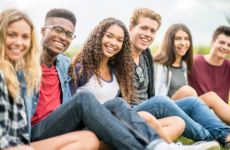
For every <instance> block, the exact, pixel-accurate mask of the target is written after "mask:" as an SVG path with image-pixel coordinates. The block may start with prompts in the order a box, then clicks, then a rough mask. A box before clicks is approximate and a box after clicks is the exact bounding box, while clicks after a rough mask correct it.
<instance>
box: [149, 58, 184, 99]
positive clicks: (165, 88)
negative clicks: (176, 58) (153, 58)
mask: <svg viewBox="0 0 230 150" xmlns="http://www.w3.org/2000/svg"><path fill="white" fill-rule="evenodd" d="M181 68H182V72H183V75H184V77H185V81H186V84H188V81H187V65H186V63H185V62H184V61H181ZM167 72H168V67H167V66H165V65H161V64H154V73H155V75H154V78H155V95H164V96H167V95H168V92H169V87H170V82H171V78H172V72H171V71H170V70H169V77H168V80H169V81H168V82H167V74H168V73H167Z"/></svg>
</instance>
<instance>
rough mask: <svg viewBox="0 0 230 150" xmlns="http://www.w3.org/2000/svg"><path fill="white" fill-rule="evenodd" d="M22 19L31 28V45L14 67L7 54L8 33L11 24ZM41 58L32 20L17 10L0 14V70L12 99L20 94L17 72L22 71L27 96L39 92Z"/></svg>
mask: <svg viewBox="0 0 230 150" xmlns="http://www.w3.org/2000/svg"><path fill="white" fill-rule="evenodd" d="M21 19H23V20H25V21H26V22H27V23H28V24H29V25H30V27H31V45H30V48H29V50H28V52H27V53H26V54H25V55H24V57H22V58H21V59H20V60H18V61H16V62H14V65H13V64H12V63H11V62H10V61H9V58H8V57H7V56H6V54H5V49H6V45H5V41H6V31H7V28H8V26H9V25H10V24H11V23H13V22H15V21H19V20H21ZM40 56H41V49H40V48H39V45H38V39H37V36H36V33H35V28H34V25H33V23H32V21H31V20H30V18H29V17H28V16H27V15H26V14H25V13H23V12H21V11H18V10H15V9H8V10H5V11H3V12H2V13H1V14H0V69H1V70H2V71H3V74H4V77H5V81H6V85H7V88H8V91H9V93H10V94H11V96H12V97H14V98H16V97H17V96H18V95H19V93H20V82H19V81H18V79H17V75H16V72H17V71H20V70H22V69H23V77H24V79H25V81H26V84H27V92H26V96H27V97H28V96H29V95H30V94H31V93H32V92H33V91H34V90H35V91H39V88H40V86H39V83H40V79H41V74H42V72H41V67H40Z"/></svg>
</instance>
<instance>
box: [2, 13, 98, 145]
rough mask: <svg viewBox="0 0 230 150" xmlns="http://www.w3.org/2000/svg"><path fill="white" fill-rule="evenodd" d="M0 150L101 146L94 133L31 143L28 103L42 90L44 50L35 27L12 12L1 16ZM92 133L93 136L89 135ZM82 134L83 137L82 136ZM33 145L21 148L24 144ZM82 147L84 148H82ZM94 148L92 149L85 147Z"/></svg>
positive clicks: (68, 134) (20, 15) (72, 134)
mask: <svg viewBox="0 0 230 150" xmlns="http://www.w3.org/2000/svg"><path fill="white" fill-rule="evenodd" d="M0 28H1V30H0V37H1V38H0V43H1V47H0V53H1V54H0V55H1V57H0V108H1V117H0V149H4V150H33V149H35V150H44V149H49V150H57V149H60V150H61V149H62V150H64V149H66V150H67V149H68V150H73V149H76V147H79V146H78V145H79V144H78V143H80V142H84V140H82V139H86V136H87V139H91V138H92V139H93V140H95V143H91V144H92V145H93V144H94V145H93V146H91V148H92V147H94V148H95V149H96V148H97V147H98V145H99V143H98V140H97V138H96V136H95V135H94V134H93V133H91V132H90V131H83V132H85V133H86V134H83V132H82V133H77V132H75V133H67V134H64V135H61V136H57V137H53V138H50V139H45V140H42V141H38V142H32V143H30V137H29V129H28V127H29V125H28V124H30V122H28V120H27V119H28V118H27V112H26V108H25V105H24V103H25V102H26V101H28V98H29V95H31V93H32V92H33V91H34V90H35V91H38V90H39V83H40V78H41V68H40V64H39V62H40V61H39V59H40V54H41V50H40V49H39V48H38V43H37V38H36V35H35V29H34V26H33V24H32V22H31V20H30V18H29V17H28V16H27V15H26V14H24V13H23V12H20V11H17V10H14V9H9V10H5V11H3V12H2V13H1V14H0ZM20 71H22V72H23V74H24V77H23V78H24V80H25V82H26V85H27V87H29V88H27V89H26V90H25V91H24V92H25V93H24V95H21V94H20V88H22V87H20V86H21V85H20V82H19V81H18V79H17V76H16V72H20ZM87 133H90V134H87ZM81 135H82V136H81ZM29 144H30V145H31V146H32V147H33V148H32V147H29V146H21V145H29ZM79 148H82V147H79ZM84 149H90V148H87V147H86V148H84Z"/></svg>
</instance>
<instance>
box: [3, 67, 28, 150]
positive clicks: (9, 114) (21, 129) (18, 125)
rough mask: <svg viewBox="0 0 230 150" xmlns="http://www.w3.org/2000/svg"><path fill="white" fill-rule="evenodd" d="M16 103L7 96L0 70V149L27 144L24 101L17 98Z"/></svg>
mask: <svg viewBox="0 0 230 150" xmlns="http://www.w3.org/2000/svg"><path fill="white" fill-rule="evenodd" d="M17 101H18V102H17V103H16V102H15V101H14V99H13V97H12V96H10V95H9V94H8V90H7V86H6V82H5V80H4V75H3V72H2V70H1V69H0V149H4V148H8V147H12V146H16V145H24V144H29V134H28V128H27V120H26V117H27V116H26V112H25V107H24V100H23V99H22V98H21V97H20V96H19V97H18V98H17Z"/></svg>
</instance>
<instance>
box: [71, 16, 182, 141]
mask: <svg viewBox="0 0 230 150" xmlns="http://www.w3.org/2000/svg"><path fill="white" fill-rule="evenodd" d="M103 26H105V27H106V28H102V27H103ZM96 35H100V36H99V37H102V38H100V39H99V38H95V39H94V37H96ZM92 39H93V40H92ZM97 45H100V46H99V47H98V48H97V47H96V46H97ZM132 65H133V59H132V56H131V45H130V39H129V35H128V30H127V29H126V27H125V25H124V24H123V23H122V22H121V21H119V20H117V19H114V18H108V19H104V20H103V21H102V22H100V23H99V25H98V26H97V27H96V28H95V29H94V31H93V32H92V34H91V35H90V37H89V38H88V40H87V41H86V42H85V44H84V46H83V48H82V50H81V52H79V53H78V54H77V55H76V56H75V57H74V58H73V59H72V62H71V65H70V68H69V75H70V76H71V78H72V80H71V81H70V83H69V85H70V91H71V95H72V96H73V95H74V94H75V93H78V92H80V91H83V90H87V91H89V92H91V93H93V95H94V96H95V97H96V99H97V100H98V101H99V102H100V103H101V104H103V105H105V106H107V105H108V104H109V103H110V102H109V100H111V99H114V98H116V97H118V96H119V94H120V93H121V94H122V95H123V97H124V99H125V100H126V101H127V102H128V103H129V100H130V95H132V96H135V95H136V93H135V82H134V81H135V79H134V76H133V75H134V70H133V68H132ZM122 66H126V67H122ZM138 114H139V115H140V116H142V117H143V118H144V119H145V120H146V121H147V122H148V123H149V124H150V125H151V126H152V127H153V128H154V129H155V131H157V132H158V133H159V135H160V136H161V137H162V138H163V139H164V140H165V141H167V142H168V143H169V144H170V143H172V141H173V140H175V139H176V138H177V137H178V136H179V135H180V134H182V133H183V131H184V128H185V124H184V121H183V120H182V119H180V118H179V117H169V120H176V121H175V122H170V121H169V122H167V120H168V119H167V118H164V119H162V120H163V121H165V122H167V124H168V126H167V127H166V128H167V130H171V131H172V133H171V134H170V135H172V136H171V137H173V138H172V139H170V137H169V136H167V135H166V134H165V133H164V131H163V129H162V128H161V126H160V124H159V122H158V121H157V120H156V119H155V117H153V116H152V115H150V114H149V113H147V112H144V111H143V112H138ZM178 128H179V129H178ZM178 132H179V133H178Z"/></svg>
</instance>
